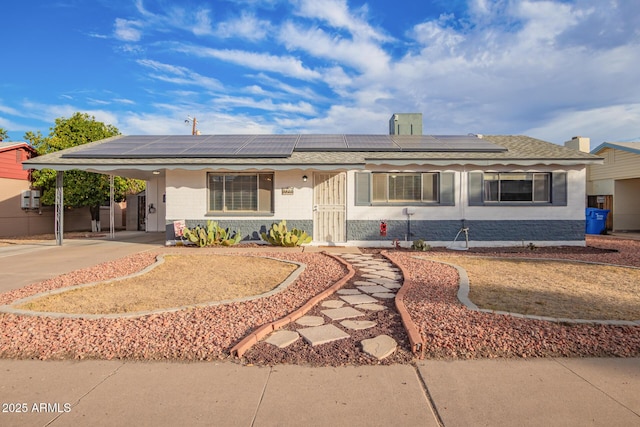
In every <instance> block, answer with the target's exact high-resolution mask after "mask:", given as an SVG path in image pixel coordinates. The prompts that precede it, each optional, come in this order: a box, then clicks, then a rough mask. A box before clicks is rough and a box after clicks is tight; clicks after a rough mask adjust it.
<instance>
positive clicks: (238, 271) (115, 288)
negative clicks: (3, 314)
mask: <svg viewBox="0 0 640 427" xmlns="http://www.w3.org/2000/svg"><path fill="white" fill-rule="evenodd" d="M296 268H297V266H296V265H295V264H291V263H287V262H282V261H277V260H274V259H268V258H260V257H247V256H202V255H169V256H166V257H165V262H164V263H163V264H161V265H159V266H157V267H156V268H154V269H153V270H151V271H149V272H147V273H145V274H142V275H139V276H135V277H132V278H128V279H124V280H119V281H109V282H105V283H101V284H98V285H95V286H90V287H84V288H79V289H74V290H70V291H67V292H63V293H59V294H56V295H51V296H46V297H42V298H38V299H36V300H34V301H31V302H28V303H25V304H22V305H21V306H19V307H18V308H21V309H27V310H34V311H44V312H58V313H73V314H113V313H130V312H137V311H146V310H159V309H166V308H174V307H181V306H186V305H195V304H201V303H206V302H213V301H224V300H231V299H236V298H242V297H246V296H251V295H260V294H263V293H265V292H268V291H270V290H272V289H274V288H275V287H277V286H278V285H279V284H280V283H282V282H283V281H284V280H285V279H286V278H287V277H288V276H289V275H290V274H291V273H292V272H293V271H294V270H295V269H296Z"/></svg>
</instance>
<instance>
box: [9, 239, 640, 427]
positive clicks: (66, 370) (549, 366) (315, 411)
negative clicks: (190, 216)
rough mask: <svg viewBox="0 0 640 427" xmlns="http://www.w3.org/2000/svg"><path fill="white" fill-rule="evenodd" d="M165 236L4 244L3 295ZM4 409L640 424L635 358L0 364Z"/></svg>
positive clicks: (261, 418)
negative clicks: (333, 364)
mask: <svg viewBox="0 0 640 427" xmlns="http://www.w3.org/2000/svg"><path fill="white" fill-rule="evenodd" d="M163 243H164V236H163V235H162V236H161V235H159V234H148V233H137V234H135V233H133V234H120V233H118V234H116V241H109V240H107V239H99V240H97V239H91V240H88V241H87V240H79V241H75V240H74V241H72V240H66V241H65V245H64V246H62V247H56V246H54V245H41V246H38V245H30V246H31V247H29V248H27V247H22V248H17V247H11V250H9V249H4V248H0V249H2V250H1V251H0V269H1V271H3V274H2V276H0V292H4V291H6V290H9V289H15V288H18V287H21V286H24V285H26V284H29V283H33V282H36V281H39V280H43V279H46V278H48V277H53V276H55V275H58V274H62V273H65V272H67V271H72V270H75V269H79V268H85V267H88V266H90V265H93V264H96V263H99V262H104V261H109V260H112V259H116V258H119V257H122V256H125V255H127V254H131V253H135V252H139V251H142V250H149V249H156V248H159V247H161V246H162V245H163ZM0 333H2V331H0ZM0 405H1V407H0V426H45V425H51V426H78V425H92V426H101V425H105V426H107V425H109V426H111V425H142V426H144V425H149V426H151V425H153V426H157V425H162V426H164V425H188V426H191V425H214V426H300V425H308V426H382V425H385V426H386V425H398V426H440V425H445V426H541V425H544V426H585V425H588V426H634V425H638V426H640V359H637V358H635V359H536V360H520V359H517V360H516V359H513V360H504V359H494V360H473V361H455V362H448V361H419V362H417V363H416V365H415V366H412V365H395V366H362V367H341V368H312V367H304V366H291V365H284V366H275V367H271V368H269V367H255V366H241V365H239V364H236V363H233V362H229V361H226V362H207V363H204V362H203V363H170V362H123V361H32V360H25V361H19V360H0ZM18 410H20V411H22V412H19V413H18V412H17V411H18Z"/></svg>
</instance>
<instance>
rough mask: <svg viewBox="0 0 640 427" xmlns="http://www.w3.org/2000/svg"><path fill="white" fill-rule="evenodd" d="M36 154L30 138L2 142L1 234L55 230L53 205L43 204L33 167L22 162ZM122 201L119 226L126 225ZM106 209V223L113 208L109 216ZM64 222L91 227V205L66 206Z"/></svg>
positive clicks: (72, 227) (68, 226)
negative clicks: (34, 184) (33, 180)
mask: <svg viewBox="0 0 640 427" xmlns="http://www.w3.org/2000/svg"><path fill="white" fill-rule="evenodd" d="M35 154H36V152H35V150H34V149H33V147H31V146H30V145H29V144H27V143H26V142H0V237H19V236H32V235H37V234H50V233H53V230H54V212H53V208H52V207H51V206H41V205H40V192H39V191H38V190H34V189H32V188H31V180H30V170H28V169H24V168H23V165H22V162H23V161H25V160H28V159H31V158H33V157H34V156H35ZM122 205H123V204H120V205H116V221H117V220H118V219H119V222H116V226H117V227H118V228H123V225H121V224H122V222H123V220H122V219H121V217H123V215H124V214H123V213H122V212H123V207H122ZM105 210H106V222H105V223H106V224H109V216H108V215H109V208H106V209H103V210H102V211H101V217H105ZM64 222H65V225H64V227H65V230H66V231H85V230H88V229H90V227H91V215H90V213H89V209H88V208H80V209H66V210H65V221H64Z"/></svg>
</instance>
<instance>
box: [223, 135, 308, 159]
mask: <svg viewBox="0 0 640 427" xmlns="http://www.w3.org/2000/svg"><path fill="white" fill-rule="evenodd" d="M297 140H298V135H256V136H255V138H253V139H251V140H250V141H249V142H247V143H246V144H245V145H244V146H243V147H242V148H240V149H239V150H238V151H236V152H235V155H236V156H239V157H289V156H291V153H292V152H293V148H294V147H295V145H296V142H297Z"/></svg>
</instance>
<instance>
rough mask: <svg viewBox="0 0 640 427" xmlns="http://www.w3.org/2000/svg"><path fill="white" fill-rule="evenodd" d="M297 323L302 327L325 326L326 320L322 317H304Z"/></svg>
mask: <svg viewBox="0 0 640 427" xmlns="http://www.w3.org/2000/svg"><path fill="white" fill-rule="evenodd" d="M296 323H297V324H298V325H300V326H320V325H324V319H323V318H322V317H320V316H302V317H301V318H299V319H298V320H296Z"/></svg>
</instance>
